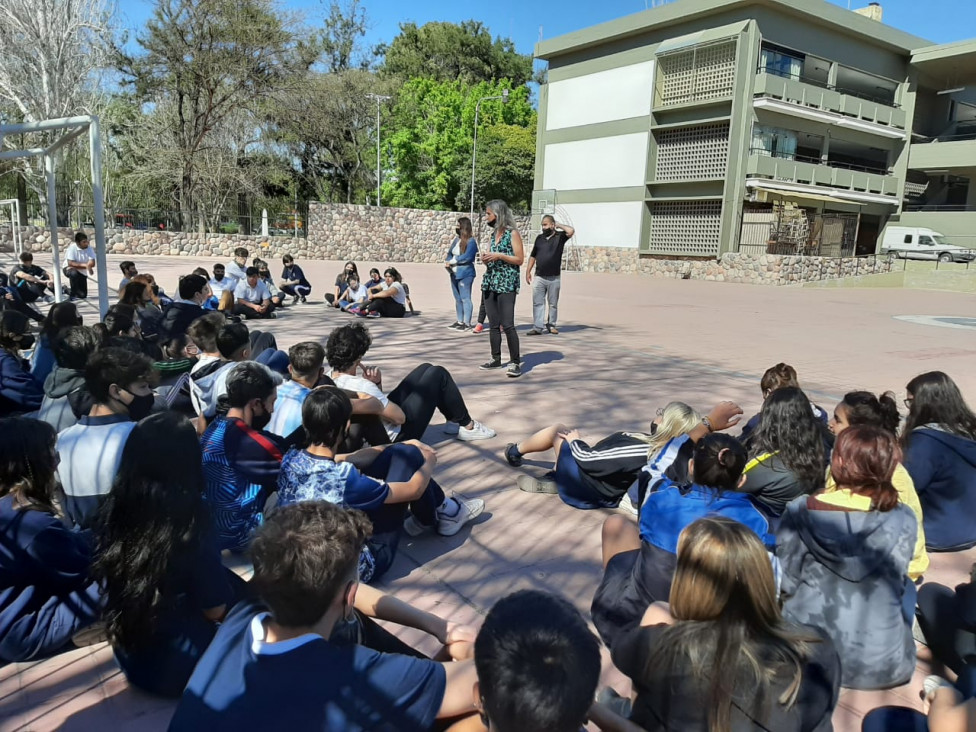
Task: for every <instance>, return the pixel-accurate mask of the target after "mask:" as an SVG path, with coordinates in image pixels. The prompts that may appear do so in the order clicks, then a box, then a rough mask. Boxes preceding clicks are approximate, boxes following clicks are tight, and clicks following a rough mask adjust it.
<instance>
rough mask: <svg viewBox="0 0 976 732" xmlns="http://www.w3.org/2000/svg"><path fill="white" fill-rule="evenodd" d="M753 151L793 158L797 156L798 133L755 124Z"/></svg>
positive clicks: (777, 156) (776, 156) (760, 153)
mask: <svg viewBox="0 0 976 732" xmlns="http://www.w3.org/2000/svg"><path fill="white" fill-rule="evenodd" d="M752 152H754V153H758V154H759V155H768V156H770V157H774V158H786V159H788V160H792V159H794V158H795V157H796V133H794V132H790V131H789V130H780V129H777V128H775V127H763V126H762V125H755V126H754V127H753V128H752Z"/></svg>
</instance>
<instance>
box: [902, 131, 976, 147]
mask: <svg viewBox="0 0 976 732" xmlns="http://www.w3.org/2000/svg"><path fill="white" fill-rule="evenodd" d="M917 138H921V139H915V140H913V141H912V142H913V143H914V144H916V145H918V144H923V145H924V144H925V143H929V142H962V141H963V140H976V129H973V128H967V131H966V132H957V133H956V134H954V135H938V136H936V137H924V136H921V135H919V136H917Z"/></svg>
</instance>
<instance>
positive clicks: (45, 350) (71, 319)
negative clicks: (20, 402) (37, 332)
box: [31, 301, 84, 384]
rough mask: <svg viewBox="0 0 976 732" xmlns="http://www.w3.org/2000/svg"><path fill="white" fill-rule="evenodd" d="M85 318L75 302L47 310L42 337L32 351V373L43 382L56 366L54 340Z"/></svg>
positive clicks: (53, 306)
mask: <svg viewBox="0 0 976 732" xmlns="http://www.w3.org/2000/svg"><path fill="white" fill-rule="evenodd" d="M83 323H84V319H83V318H82V317H81V315H80V314H79V313H78V306H77V305H75V304H74V303H73V302H67V301H66V302H59V303H55V304H54V305H52V306H51V308H50V310H48V311H47V317H46V318H44V323H43V324H42V325H41V337H40V338H38V340H37V344H36V345H35V346H34V351H33V353H31V373H32V374H34V378H36V379H37V380H38V381H39V382H41V383H42V384H43V383H44V380H45V379H47V377H48V374H50V373H51V372H52V371H53V370H54V367H55V366H56V363H55V359H54V341H55V339H56V338H57V336H58V334H59V333H61V331H63V330H64V329H65V328H70V327H71V326H73V325H82V324H83Z"/></svg>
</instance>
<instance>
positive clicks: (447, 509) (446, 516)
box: [437, 496, 485, 536]
mask: <svg viewBox="0 0 976 732" xmlns="http://www.w3.org/2000/svg"><path fill="white" fill-rule="evenodd" d="M484 510H485V502H484V501H483V500H481V499H480V498H469V499H464V498H461V497H459V496H452V497H451V498H448V499H447V500H446V501H445V502H444V505H443V506H442V507H441V508H439V509H437V533H438V534H440V535H441V536H454V535H455V534H456V533H457V532H459V531H460V530H461V528H462V527H463V526H464V525H465V524H466V523H468V522H469V521H473V520H474V519H476V518H478V516H480V515H481V514H482V513H483V512H484Z"/></svg>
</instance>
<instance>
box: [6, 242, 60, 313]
mask: <svg viewBox="0 0 976 732" xmlns="http://www.w3.org/2000/svg"><path fill="white" fill-rule="evenodd" d="M11 284H12V285H13V286H14V287H16V288H17V294H18V295H20V299H21V300H23V301H24V302H25V303H28V304H30V303H33V302H37V301H38V300H43V301H44V302H52V301H53V299H54V298H53V297H52V296H51V295H48V294H47V293H48V292H49V291H50V292H52V293H53V292H57V290H55V289H54V280H53V279H52V278H51V275H49V274H48V273H47V272H45V271H44V270H43V269H41V268H40V267H38V266H37V265H36V264H34V255H33V254H31V253H30V252H21V254H20V264H19V265H17V266H15V267H14V268H13V277H12V282H11Z"/></svg>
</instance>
